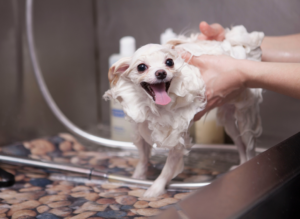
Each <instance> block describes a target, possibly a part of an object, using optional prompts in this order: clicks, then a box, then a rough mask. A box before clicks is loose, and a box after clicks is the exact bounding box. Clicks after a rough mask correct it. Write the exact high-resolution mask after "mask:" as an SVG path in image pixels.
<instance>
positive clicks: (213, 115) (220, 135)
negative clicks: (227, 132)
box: [194, 108, 224, 144]
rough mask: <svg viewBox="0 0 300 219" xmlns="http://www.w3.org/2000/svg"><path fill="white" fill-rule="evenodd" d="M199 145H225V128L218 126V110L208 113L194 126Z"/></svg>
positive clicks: (196, 140)
mask: <svg viewBox="0 0 300 219" xmlns="http://www.w3.org/2000/svg"><path fill="white" fill-rule="evenodd" d="M194 127H195V131H194V135H195V142H196V143H197V144H223V143H224V127H223V126H220V125H218V124H217V108H215V109H213V110H211V111H209V112H208V114H207V115H204V116H203V117H202V118H201V119H200V120H199V121H197V122H195V124H194Z"/></svg>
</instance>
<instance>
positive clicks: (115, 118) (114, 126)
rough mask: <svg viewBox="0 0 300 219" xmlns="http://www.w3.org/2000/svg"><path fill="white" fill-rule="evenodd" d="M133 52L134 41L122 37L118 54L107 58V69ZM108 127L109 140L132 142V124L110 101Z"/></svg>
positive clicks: (113, 102) (119, 106) (117, 104)
mask: <svg viewBox="0 0 300 219" xmlns="http://www.w3.org/2000/svg"><path fill="white" fill-rule="evenodd" d="M134 52H135V39H134V38H133V37H131V36H126V37H122V38H121V39H120V54H112V55H111V56H110V57H109V67H111V66H112V65H113V64H114V63H115V62H117V61H118V60H119V59H120V58H122V57H127V56H131V55H133V53H134ZM110 109H111V116H110V127H111V139H113V140H118V141H132V136H133V127H132V124H131V123H130V122H129V121H127V120H126V119H125V113H124V111H123V108H122V106H121V104H120V103H118V102H117V101H110Z"/></svg>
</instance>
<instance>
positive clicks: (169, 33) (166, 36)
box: [160, 28, 177, 44]
mask: <svg viewBox="0 0 300 219" xmlns="http://www.w3.org/2000/svg"><path fill="white" fill-rule="evenodd" d="M176 37H177V35H176V33H174V32H173V30H172V29H171V28H168V29H166V30H165V32H163V33H162V34H161V35H160V44H165V43H167V42H168V41H169V40H172V39H174V38H176Z"/></svg>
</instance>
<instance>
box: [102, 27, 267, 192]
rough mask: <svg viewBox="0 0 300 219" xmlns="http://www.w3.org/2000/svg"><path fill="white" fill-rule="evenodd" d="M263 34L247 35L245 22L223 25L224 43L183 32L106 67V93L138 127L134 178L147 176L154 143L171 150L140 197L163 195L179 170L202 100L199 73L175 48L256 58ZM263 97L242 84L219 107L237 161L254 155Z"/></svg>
mask: <svg viewBox="0 0 300 219" xmlns="http://www.w3.org/2000/svg"><path fill="white" fill-rule="evenodd" d="M263 36H264V35H263V33H258V32H253V33H251V34H249V33H247V31H246V29H245V28H244V27H243V26H237V27H234V28H233V29H232V30H230V31H229V30H227V33H226V38H225V40H224V41H223V42H217V41H200V40H197V36H192V37H191V38H186V37H183V36H181V37H179V38H178V39H175V40H172V41H169V42H168V43H167V44H166V45H156V44H149V45H146V46H143V47H141V48H140V49H138V50H137V51H136V52H135V54H134V55H133V56H132V57H128V58H122V59H121V60H119V61H118V62H117V63H115V64H114V65H113V66H112V67H111V68H110V69H109V73H108V78H109V81H110V85H111V89H110V90H108V91H107V92H106V93H105V95H104V98H105V99H111V100H117V101H118V102H120V103H121V104H122V106H123V109H124V112H125V113H126V115H127V117H128V119H129V120H130V121H132V122H133V123H134V124H135V126H136V137H135V139H134V144H135V145H136V147H137V148H138V150H139V155H140V160H139V163H138V165H137V167H136V169H135V172H134V174H133V177H134V178H137V179H145V178H146V172H147V165H148V160H149V156H150V154H151V148H152V145H153V144H154V143H156V144H157V147H163V148H168V149H169V155H168V158H167V161H166V164H165V166H164V168H163V170H162V172H161V174H160V175H159V177H158V178H157V179H156V180H155V182H154V183H153V185H152V186H151V187H150V188H149V189H148V190H147V191H146V192H145V194H144V196H146V197H155V196H159V195H161V194H163V193H164V191H165V186H166V185H167V184H168V183H169V182H170V180H171V179H172V178H174V177H175V176H176V175H177V174H179V173H180V172H182V170H183V167H184V164H183V152H184V150H185V149H190V148H191V146H192V144H191V140H190V137H189V133H188V128H189V126H190V125H191V121H192V120H193V117H194V115H195V114H196V113H198V112H199V111H201V110H203V109H204V107H205V105H206V98H205V84H204V82H203V80H202V78H201V73H200V72H199V69H198V68H196V67H194V66H192V65H189V64H187V63H185V62H184V60H183V59H182V58H181V56H180V53H179V51H180V52H182V51H187V52H189V53H191V54H192V55H194V56H199V55H201V54H213V55H220V54H225V55H230V56H232V57H234V58H239V59H245V58H246V59H252V60H257V61H259V60H260V57H261V51H260V43H261V41H262V39H263ZM261 101H262V97H261V89H246V90H245V91H244V92H242V93H241V94H240V96H239V97H238V98H237V99H236V100H235V101H232V102H231V103H228V104H226V105H224V106H222V107H220V108H219V110H218V117H219V122H220V123H221V124H222V125H224V126H225V130H226V132H227V133H228V134H229V135H230V136H231V138H232V139H233V141H234V142H235V144H236V145H237V147H238V151H239V154H240V159H241V163H243V162H245V161H247V160H249V159H250V158H252V157H253V156H254V155H255V139H256V138H257V137H258V136H259V135H260V133H261V120H260V116H259V106H258V105H259V103H260V102H261Z"/></svg>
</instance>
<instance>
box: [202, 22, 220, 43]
mask: <svg viewBox="0 0 300 219" xmlns="http://www.w3.org/2000/svg"><path fill="white" fill-rule="evenodd" d="M199 29H200V31H201V33H202V34H203V35H201V34H200V35H199V39H200V40H201V39H202V40H206V39H209V40H218V41H222V40H224V39H225V31H224V28H223V27H222V26H221V25H220V24H217V23H214V24H211V25H209V24H208V23H207V22H205V21H202V22H201V23H200V24H199ZM205 38H206V39H205Z"/></svg>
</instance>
